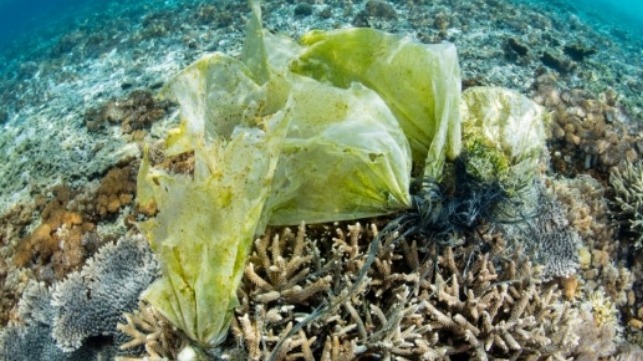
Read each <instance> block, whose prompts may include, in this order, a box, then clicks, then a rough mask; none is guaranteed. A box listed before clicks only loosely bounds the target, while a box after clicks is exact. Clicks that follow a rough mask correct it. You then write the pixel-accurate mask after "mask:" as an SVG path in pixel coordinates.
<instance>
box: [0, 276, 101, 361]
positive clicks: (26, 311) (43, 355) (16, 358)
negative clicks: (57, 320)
mask: <svg viewBox="0 0 643 361" xmlns="http://www.w3.org/2000/svg"><path fill="white" fill-rule="evenodd" d="M50 297H51V295H50V294H49V290H47V288H46V287H45V286H44V285H43V284H38V283H31V284H30V285H29V286H28V288H27V289H26V291H25V293H24V295H23V298H22V299H21V301H20V317H21V319H23V320H24V324H23V325H11V326H8V327H6V328H4V329H3V330H2V331H0V359H2V360H6V361H30V360H52V361H86V360H95V359H97V357H98V355H99V354H101V356H103V357H109V355H110V354H111V352H109V350H100V348H99V349H95V348H91V347H87V346H83V347H81V348H79V349H78V350H76V351H74V352H71V353H66V352H64V351H63V350H61V349H60V348H58V347H57V346H56V342H55V340H54V339H52V338H51V324H50V322H51V318H52V317H53V314H54V311H53V309H52V308H51V306H50V304H49V301H50ZM100 351H103V352H100Z"/></svg>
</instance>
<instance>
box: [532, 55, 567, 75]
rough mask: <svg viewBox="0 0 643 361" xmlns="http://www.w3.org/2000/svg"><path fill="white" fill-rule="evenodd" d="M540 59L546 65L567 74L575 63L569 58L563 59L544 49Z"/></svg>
mask: <svg viewBox="0 0 643 361" xmlns="http://www.w3.org/2000/svg"><path fill="white" fill-rule="evenodd" d="M540 60H541V61H542V62H543V64H545V65H546V66H548V67H550V68H552V69H554V70H556V71H558V72H560V73H562V74H567V73H569V72H571V71H572V70H574V69H575V68H576V64H575V63H574V62H572V61H571V60H568V59H565V58H563V57H562V56H560V55H557V54H553V53H551V52H550V51H545V52H544V53H543V54H542V55H541V57H540Z"/></svg>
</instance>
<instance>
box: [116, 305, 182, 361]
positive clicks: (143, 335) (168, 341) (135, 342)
mask: <svg viewBox="0 0 643 361" xmlns="http://www.w3.org/2000/svg"><path fill="white" fill-rule="evenodd" d="M123 316H124V317H125V320H126V321H127V322H126V323H119V324H118V325H117V327H116V328H117V329H118V330H119V331H120V332H122V333H123V334H125V335H126V336H128V337H130V338H131V340H129V341H127V342H125V343H123V344H122V345H120V346H119V349H120V350H123V351H127V350H136V349H137V348H138V347H140V346H142V347H143V348H144V349H145V353H146V354H147V358H133V357H119V358H117V360H119V361H134V360H141V361H142V360H146V359H149V360H176V359H177V355H178V351H180V350H182V349H183V348H184V347H185V346H186V344H187V339H186V338H184V337H181V334H180V333H179V332H178V331H177V330H176V327H174V326H172V324H171V323H170V321H168V320H167V319H166V318H165V317H163V315H161V314H160V313H159V312H158V311H156V310H155V309H154V308H152V307H151V306H150V305H148V304H147V303H145V302H139V308H138V310H136V311H134V312H133V313H129V312H126V313H125V314H124V315H123Z"/></svg>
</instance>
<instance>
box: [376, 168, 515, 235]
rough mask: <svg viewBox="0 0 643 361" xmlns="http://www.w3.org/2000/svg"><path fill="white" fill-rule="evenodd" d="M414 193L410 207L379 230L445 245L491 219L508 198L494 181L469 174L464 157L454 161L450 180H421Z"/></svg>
mask: <svg viewBox="0 0 643 361" xmlns="http://www.w3.org/2000/svg"><path fill="white" fill-rule="evenodd" d="M413 193H414V194H413V204H412V207H411V208H410V209H409V210H407V211H405V212H404V213H402V214H400V215H398V216H397V217H396V218H394V219H393V220H392V221H391V222H389V224H388V225H387V226H386V227H385V228H384V229H383V232H382V233H384V234H387V233H389V234H390V233H395V232H397V233H398V236H397V238H403V237H407V236H413V235H417V236H420V237H422V238H425V239H429V240H432V241H435V242H437V243H438V244H443V245H448V244H450V242H451V241H450V240H451V239H452V238H453V236H454V235H456V234H463V233H471V232H473V231H474V230H475V228H476V227H477V226H479V225H480V224H481V223H484V222H488V221H491V220H492V218H493V214H494V211H495V210H496V207H497V205H498V204H500V203H501V202H503V201H505V200H507V198H508V196H507V192H506V191H505V190H504V189H503V188H502V186H501V184H500V183H499V182H498V181H497V180H493V181H483V180H481V179H479V178H477V177H475V176H474V175H473V174H471V173H469V172H468V171H467V168H466V160H465V157H464V156H463V157H460V158H458V159H457V160H456V161H455V163H454V167H453V177H451V178H450V182H448V181H447V182H443V183H438V182H436V181H434V180H431V179H423V180H422V181H421V183H420V186H418V187H416V189H415V191H414V192H413Z"/></svg>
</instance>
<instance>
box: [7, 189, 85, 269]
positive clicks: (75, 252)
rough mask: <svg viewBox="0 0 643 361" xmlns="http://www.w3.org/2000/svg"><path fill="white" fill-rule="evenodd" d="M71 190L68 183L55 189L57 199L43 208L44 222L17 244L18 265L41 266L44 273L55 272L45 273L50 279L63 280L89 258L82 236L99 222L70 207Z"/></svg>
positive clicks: (16, 259) (15, 258)
mask: <svg viewBox="0 0 643 361" xmlns="http://www.w3.org/2000/svg"><path fill="white" fill-rule="evenodd" d="M71 192H72V190H71V189H70V188H69V187H66V186H57V187H55V188H54V189H53V191H52V193H53V194H54V198H53V199H51V200H50V201H49V202H48V203H46V206H45V207H44V208H43V209H42V211H41V222H40V225H39V226H38V227H37V228H36V229H34V230H33V231H32V232H31V234H29V235H28V236H27V237H25V238H23V239H22V240H21V241H20V242H19V243H18V245H17V249H16V252H15V255H14V256H13V262H14V264H15V265H16V266H18V267H27V266H30V265H32V264H35V265H38V266H40V267H42V268H41V269H40V270H41V272H53V274H52V275H50V276H48V275H43V276H41V277H42V278H44V279H48V280H51V279H53V278H55V279H62V278H63V277H64V275H66V274H67V273H69V272H70V271H73V270H76V269H78V268H79V267H81V266H82V264H83V262H84V260H85V255H84V253H83V251H82V245H81V243H82V235H83V234H85V233H88V232H91V231H92V230H93V229H94V227H95V225H94V224H93V223H92V222H88V221H87V219H86V218H84V217H83V215H82V214H80V213H78V212H74V211H71V210H69V209H68V208H67V205H68V203H69V201H70V200H71V197H72V196H71Z"/></svg>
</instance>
